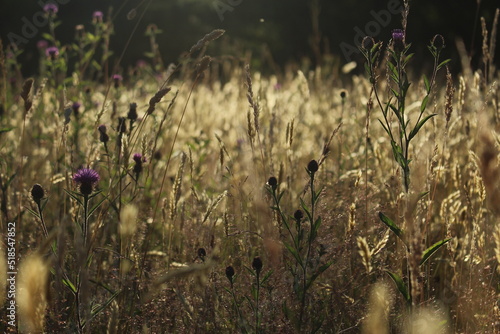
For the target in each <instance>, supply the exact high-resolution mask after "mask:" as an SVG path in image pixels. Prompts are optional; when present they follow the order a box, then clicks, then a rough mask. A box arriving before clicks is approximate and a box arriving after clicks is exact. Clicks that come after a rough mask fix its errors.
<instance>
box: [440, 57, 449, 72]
mask: <svg viewBox="0 0 500 334" xmlns="http://www.w3.org/2000/svg"><path fill="white" fill-rule="evenodd" d="M450 61H451V59H446V60H443V61H442V62H441V64H439V65H438V67H437V69H438V70H439V69H440V68H441V67H443V66H444V65H446V64H448V63H449V62H450Z"/></svg>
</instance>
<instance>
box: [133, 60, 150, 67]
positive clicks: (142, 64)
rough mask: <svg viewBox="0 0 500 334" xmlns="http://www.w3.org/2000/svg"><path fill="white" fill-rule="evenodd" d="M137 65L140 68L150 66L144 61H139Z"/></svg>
mask: <svg viewBox="0 0 500 334" xmlns="http://www.w3.org/2000/svg"><path fill="white" fill-rule="evenodd" d="M135 65H136V66H137V67H138V68H145V67H146V66H148V63H147V62H146V61H145V60H144V59H139V60H138V61H137V62H136V64H135Z"/></svg>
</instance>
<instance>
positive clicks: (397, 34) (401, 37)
mask: <svg viewBox="0 0 500 334" xmlns="http://www.w3.org/2000/svg"><path fill="white" fill-rule="evenodd" d="M392 43H393V44H392V45H393V47H394V51H396V52H397V53H400V52H402V51H403V50H404V48H405V33H404V31H403V30H401V29H394V30H393V31H392Z"/></svg>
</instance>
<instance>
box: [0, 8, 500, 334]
mask: <svg viewBox="0 0 500 334" xmlns="http://www.w3.org/2000/svg"><path fill="white" fill-rule="evenodd" d="M497 16H498V12H497ZM54 19H55V18H54ZM410 19H411V18H410ZM497 21H498V18H497V19H495V22H494V23H493V27H492V29H490V30H491V31H492V32H491V33H489V34H488V33H487V30H488V29H487V24H486V23H484V24H483V25H482V26H483V36H484V40H485V45H486V46H485V47H483V52H485V53H486V51H487V54H486V55H485V58H484V64H483V65H484V66H483V67H481V68H477V69H476V68H471V67H470V66H469V65H468V62H467V61H466V59H465V58H466V57H467V56H466V54H465V53H464V52H462V51H461V50H462V49H461V48H460V47H459V48H458V51H459V52H460V56H461V57H462V60H463V64H464V67H463V71H462V72H461V73H460V74H458V75H457V76H456V77H452V76H451V74H450V73H449V72H448V74H447V76H444V75H443V77H442V78H439V77H436V76H435V73H433V75H432V85H431V84H430V83H429V81H428V80H426V79H425V78H424V77H423V76H422V73H420V72H419V71H416V70H415V69H414V68H412V66H411V63H405V68H404V75H405V80H408V81H410V80H411V81H412V82H413V83H412V89H408V87H402V86H400V87H399V89H402V90H404V101H403V100H402V97H401V95H397V94H399V93H398V91H397V90H396V91H392V92H391V90H390V89H389V87H390V84H391V80H393V79H398V78H397V77H393V78H392V79H390V78H391V77H390V76H391V72H389V74H387V73H386V72H385V71H386V69H387V70H389V71H392V70H391V66H390V65H386V63H385V62H386V60H387V58H384V57H382V56H380V57H378V58H376V59H375V58H373V60H372V58H370V59H369V61H373V62H374V63H373V64H375V62H377V63H378V64H379V65H380V66H378V67H377V66H373V67H369V69H370V70H371V71H372V72H370V77H368V78H367V77H366V76H364V75H355V74H353V75H351V76H350V77H348V78H344V79H343V80H341V79H340V75H339V73H340V69H339V68H338V66H336V65H331V64H336V63H337V62H329V61H328V55H323V56H322V63H323V65H322V66H321V67H318V68H316V69H314V70H307V71H292V70H289V71H287V72H285V73H284V74H282V75H274V76H268V77H266V76H263V75H261V74H260V73H259V72H258V71H256V70H253V69H251V68H250V67H249V66H248V65H247V64H246V60H243V59H238V58H234V57H231V58H230V57H225V56H224V55H217V54H214V55H211V56H208V55H207V51H208V50H211V49H210V48H209V47H208V46H209V44H216V43H219V42H220V40H218V38H220V37H221V36H222V35H223V34H224V31H222V30H215V31H213V32H211V33H209V34H207V35H206V36H204V37H202V38H201V39H200V40H199V41H197V42H196V41H193V43H194V45H193V47H192V48H191V49H190V50H189V51H188V52H186V53H185V54H184V55H182V56H181V57H180V58H179V61H178V62H177V63H176V64H173V65H171V66H167V67H165V66H163V64H162V63H161V55H160V54H159V49H158V47H157V44H156V41H157V39H156V37H155V36H156V35H157V34H158V32H152V31H149V32H148V34H149V36H150V38H151V45H152V50H151V51H152V58H151V59H150V61H146V62H141V63H140V64H138V65H137V66H136V67H134V68H131V69H130V70H123V69H120V68H119V67H116V68H114V69H113V73H111V69H110V66H109V64H108V59H107V57H108V55H107V52H109V49H107V46H108V45H109V38H112V35H110V30H109V29H111V21H107V20H102V16H98V17H96V18H94V23H93V27H94V28H93V29H94V31H95V36H96V38H95V39H92V40H88V39H89V38H91V36H89V35H88V34H85V33H83V34H82V35H79V36H80V37H79V38H80V40H79V41H78V43H77V44H78V45H79V48H77V47H76V46H73V47H72V48H69V47H68V46H64V45H61V44H60V43H59V41H57V40H56V39H55V37H54V38H53V39H50V40H49V41H48V42H49V46H51V47H57V52H56V51H55V49H52V51H50V50H49V51H47V50H48V49H47V50H40V51H41V52H40V64H41V68H42V69H43V70H42V72H41V73H40V76H38V77H36V78H26V79H23V78H21V77H20V74H19V73H20V72H19V68H20V67H21V66H22V64H19V63H17V61H16V55H17V51H16V50H14V49H11V48H9V47H8V46H5V45H4V46H3V47H2V48H0V52H1V53H0V76H1V78H0V111H1V113H0V191H1V193H0V211H1V213H0V226H1V228H2V231H6V226H7V223H8V222H11V221H15V222H16V242H17V247H18V253H19V254H20V259H19V268H20V273H19V278H18V289H19V291H18V293H19V300H18V302H19V318H18V321H19V322H18V325H19V328H20V329H21V330H23V331H25V332H30V331H42V328H43V331H44V332H47V333H76V332H78V333H119V332H123V333H238V332H241V333H302V332H303V333H312V332H317V333H355V332H363V333H478V332H481V333H495V332H498V331H500V323H499V322H498V319H499V318H500V309H499V305H498V301H499V298H500V285H499V282H500V280H499V278H500V269H499V261H500V255H499V254H500V232H499V231H500V227H499V226H500V222H499V217H500V216H499V214H500V210H499V209H498V199H499V196H500V195H499V194H500V192H499V189H500V175H499V173H498V168H499V166H498V164H499V160H498V159H499V158H498V152H499V144H500V137H499V135H498V129H499V120H500V117H499V116H500V115H499V110H500V109H499V105H498V101H499V94H500V90H499V88H498V79H499V76H498V70H497V69H496V68H495V64H494V63H493V61H492V60H491V59H492V57H493V55H494V45H495V38H493V36H496V35H494V34H493V31H496V29H497V27H496V25H497ZM151 29H152V28H150V30H151ZM52 36H54V32H53V31H52ZM376 43H377V42H376V41H374V43H373V45H371V46H370V47H374V46H375V45H378V46H377V48H378V47H380V51H381V52H382V50H384V49H383V48H381V46H380V45H379V44H376ZM449 43H450V45H449V46H448V47H450V48H452V47H453V46H452V45H451V43H452V42H451V41H449ZM75 45H76V44H75ZM433 45H434V46H436V45H435V44H433ZM99 49H101V50H104V51H105V52H104V53H103V54H102V55H101V54H100V53H99V55H100V56H102V57H104V58H101V57H100V56H99V57H98V58H97V56H96V53H95V52H96V50H99ZM370 50H371V49H370ZM46 51H47V52H46ZM378 51H379V49H377V52H378ZM407 51H408V50H405V52H407ZM434 51H435V50H434ZM389 52H390V51H389ZM393 56H394V55H393ZM405 56H407V54H406V53H405ZM75 59H76V61H77V65H78V66H76V67H74V68H75V71H74V72H70V71H69V69H68V64H69V63H71V62H72V61H74V60H75ZM400 60H401V59H400V58H397V59H396V58H393V61H396V62H397V61H400ZM100 63H101V64H108V65H106V66H105V67H101V66H99V64H100ZM436 65H437V66H439V63H437V64H436ZM397 66H399V65H398V64H396V66H394V65H393V66H392V67H394V68H397ZM443 66H444V64H443V65H442V66H441V67H443ZM392 72H393V71H392ZM393 74H394V73H393ZM402 74H403V72H402V71H399V72H397V75H402ZM221 76H223V77H224V78H226V80H225V81H224V83H223V82H222V81H221V80H220V77H221ZM370 78H371V79H372V80H370ZM374 78H377V80H374ZM385 78H389V79H385ZM401 78H402V77H401ZM401 83H402V82H401ZM375 84H376V85H377V86H376V87H375V86H374V85H375ZM374 89H377V93H378V94H379V95H378V97H377V99H379V101H377V102H376V103H377V105H379V106H381V108H378V109H377V108H375V107H374V101H373V97H374V95H373V94H374V93H373V92H374ZM384 92H387V94H386V93H384ZM393 94H396V100H397V101H398V106H399V107H401V109H399V107H398V106H395V109H396V111H400V112H404V119H403V120H404V121H403V122H402V123H401V119H398V118H397V117H394V115H393V116H391V114H390V112H388V110H389V108H391V106H390V101H392V99H391V98H390V96H391V95H393ZM393 98H394V97H393ZM422 99H425V108H422V105H423V102H422ZM427 110H429V114H431V115H434V114H435V116H432V117H428V116H427V115H428V114H427V112H428V111H427ZM424 112H425V114H424ZM399 115H401V114H399ZM376 119H382V120H383V123H382V124H383V126H381V125H380V124H379V123H377V122H373V120H376ZM408 119H409V120H410V122H411V123H410V124H419V120H422V119H426V123H425V127H423V126H420V127H419V131H418V135H416V133H415V135H413V136H412V138H411V145H409V140H408V141H407V142H405V132H404V131H402V132H397V136H396V132H395V133H394V137H391V136H389V138H388V131H387V130H388V129H393V131H398V130H397V129H398V126H399V127H400V128H399V129H405V127H406V125H407V124H406V121H407V120H408ZM422 125H423V124H422ZM409 129H410V128H409ZM399 135H402V137H399ZM394 138H397V140H394ZM395 145H396V148H397V146H398V145H399V146H400V147H401V148H404V150H405V152H406V155H404V159H405V160H404V161H403V160H401V159H399V160H398V159H397V157H398V155H397V154H396V153H394V147H395ZM395 158H396V159H395ZM410 160H411V166H412V168H411V183H410V182H409V177H408V175H407V174H406V173H407V172H408V171H407V169H405V168H404V167H405V166H406V167H408V165H409V163H410ZM402 164H403V165H404V166H402ZM82 168H87V169H88V170H92V171H95V172H96V173H97V174H98V175H99V177H98V178H96V177H95V175H94V174H92V173H91V172H86V173H91V175H94V177H91V178H90V180H89V181H88V182H89V183H88V184H87V185H86V186H85V185H84V180H83V181H82V178H81V174H79V173H82V172H81V169H82ZM79 170H80V171H79ZM381 218H382V220H381ZM393 232H394V233H393ZM403 235H404V236H403ZM443 240H447V241H446V242H443ZM440 241H441V242H442V244H440V245H439V246H435V245H436V243H439V242H440ZM1 248H2V249H3V250H4V251H5V249H4V248H3V246H2V247H1ZM5 259H6V258H5V256H4V255H2V259H0V261H2V262H0V271H1V272H0V277H4V276H5V272H6V270H7V269H6V266H5V265H4V264H3V263H4V262H5ZM388 273H389V274H388ZM2 289H5V288H4V286H3V285H2ZM409 297H411V298H409ZM0 300H2V301H4V298H1V299H0ZM6 314H7V313H6V310H5V309H4V310H2V311H0V328H1V329H2V330H7V328H8V325H7V317H6Z"/></svg>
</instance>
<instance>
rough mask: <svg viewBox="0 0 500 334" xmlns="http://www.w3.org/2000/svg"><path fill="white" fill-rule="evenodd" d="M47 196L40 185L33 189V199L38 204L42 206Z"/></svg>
mask: <svg viewBox="0 0 500 334" xmlns="http://www.w3.org/2000/svg"><path fill="white" fill-rule="evenodd" d="M44 196H45V190H43V188H42V186H41V185H39V184H38V183H37V184H35V185H34V186H33V188H31V197H32V198H33V201H35V203H36V204H40V201H41V200H42V198H43V197H44Z"/></svg>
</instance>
